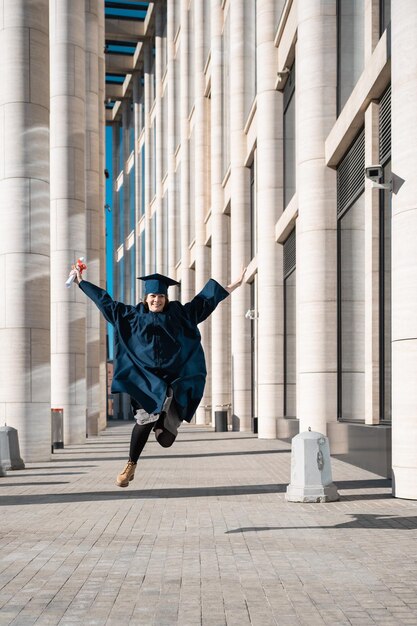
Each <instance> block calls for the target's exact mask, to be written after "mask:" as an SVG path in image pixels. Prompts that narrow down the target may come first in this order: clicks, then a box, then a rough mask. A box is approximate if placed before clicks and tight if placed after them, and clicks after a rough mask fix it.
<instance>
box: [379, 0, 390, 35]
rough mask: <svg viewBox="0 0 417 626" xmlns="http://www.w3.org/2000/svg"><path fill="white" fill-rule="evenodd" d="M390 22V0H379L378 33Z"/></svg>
mask: <svg viewBox="0 0 417 626" xmlns="http://www.w3.org/2000/svg"><path fill="white" fill-rule="evenodd" d="M390 23H391V0H380V3H379V34H380V35H382V33H383V32H384V31H385V30H386V29H387V27H388V25H389V24H390Z"/></svg>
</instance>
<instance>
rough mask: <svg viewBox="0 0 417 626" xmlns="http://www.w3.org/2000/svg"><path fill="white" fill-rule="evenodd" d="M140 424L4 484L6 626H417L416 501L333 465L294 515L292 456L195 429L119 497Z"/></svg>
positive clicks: (1, 610) (0, 557)
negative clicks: (329, 479) (118, 480)
mask: <svg viewBox="0 0 417 626" xmlns="http://www.w3.org/2000/svg"><path fill="white" fill-rule="evenodd" d="M132 425H133V423H132V422H130V423H113V424H111V425H109V427H108V428H107V430H106V431H105V432H104V433H102V434H101V435H100V436H98V437H92V438H89V439H88V440H87V442H86V443H85V444H83V445H73V446H68V447H66V448H65V449H63V450H60V451H58V452H56V453H55V454H54V455H53V461H52V462H51V463H37V464H28V465H27V468H26V469H25V470H20V471H15V472H8V473H7V476H5V477H3V478H0V625H1V626H3V625H4V626H5V625H9V624H10V625H13V626H29V625H31V624H37V625H42V626H52V625H56V624H59V625H60V626H72V625H75V624H77V625H78V624H82V625H91V626H93V625H94V626H101V625H108V626H113V625H114V626H121V625H125V624H126V625H127V624H128V625H132V626H136V625H138V626H139V625H143V626H151V625H155V626H175V625H178V626H198V625H201V626H246V625H254V626H269V625H271V626H272V625H274V626H275V625H279V626H298V625H306V626H307V625H308V626H315V625H322V624H326V625H349V624H353V625H358V626H362V625H368V624H378V625H387V626H401V625H402V624H409V625H415V626H417V502H415V501H407V500H399V499H394V498H392V496H391V485H390V482H389V481H388V480H385V479H383V478H381V477H379V476H376V475H374V474H371V473H370V472H366V471H363V470H360V469H358V468H356V467H353V466H350V465H348V464H346V463H343V462H342V461H340V460H336V459H333V460H332V467H333V479H334V481H335V482H336V484H337V486H338V489H339V493H340V495H341V499H340V501H339V502H332V503H326V504H302V503H289V502H286V501H285V490H286V486H287V484H288V482H289V479H290V452H289V446H288V444H286V443H283V442H280V441H276V440H261V439H258V438H257V437H256V436H254V435H251V434H250V433H236V432H228V433H214V432H212V430H211V429H209V428H201V427H196V426H192V425H191V426H188V425H187V426H183V427H181V429H180V434H179V437H178V440H177V441H176V443H175V444H174V446H173V447H172V448H168V449H163V448H161V447H160V446H159V445H158V444H157V443H156V442H155V441H153V440H150V441H149V443H148V444H147V446H146V448H145V451H144V454H143V456H142V458H141V459H140V461H139V464H138V469H137V471H136V476H135V479H134V481H133V482H132V483H131V484H130V486H129V487H128V488H126V489H120V488H118V487H116V485H115V476H116V474H117V473H118V472H119V471H120V470H121V469H122V467H123V465H124V463H125V461H126V458H127V451H128V443H129V439H130V432H131V429H132Z"/></svg>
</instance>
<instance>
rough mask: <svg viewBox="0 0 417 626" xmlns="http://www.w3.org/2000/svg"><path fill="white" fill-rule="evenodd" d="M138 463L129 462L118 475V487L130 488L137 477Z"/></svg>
mask: <svg viewBox="0 0 417 626" xmlns="http://www.w3.org/2000/svg"><path fill="white" fill-rule="evenodd" d="M135 469H136V463H133V461H128V462H127V464H126V467H125V468H124V470H123V471H122V472H121V473H120V474H118V476H117V478H116V485H118V486H119V487H128V486H129V483H130V481H131V480H133V479H134V477H135Z"/></svg>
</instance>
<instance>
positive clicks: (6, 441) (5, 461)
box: [0, 425, 25, 470]
mask: <svg viewBox="0 0 417 626" xmlns="http://www.w3.org/2000/svg"><path fill="white" fill-rule="evenodd" d="M0 463H1V466H2V469H3V470H20V469H25V464H24V462H23V459H22V457H21V456H20V448H19V438H18V435H17V430H16V428H12V426H6V425H4V426H2V427H1V428H0Z"/></svg>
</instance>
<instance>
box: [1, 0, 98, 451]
mask: <svg viewBox="0 0 417 626" xmlns="http://www.w3.org/2000/svg"><path fill="white" fill-rule="evenodd" d="M101 14H102V15H101ZM103 48H104V3H103V1H102V0H90V1H89V2H87V3H86V2H84V1H83V0H74V1H71V2H70V1H69V0H62V1H61V0H59V1H58V0H51V1H50V2H48V1H47V0H41V1H40V2H38V3H36V6H35V5H34V4H33V3H32V4H31V3H29V4H28V3H27V2H23V0H21V1H20V0H18V1H13V2H12V1H8V0H7V1H5V2H3V3H1V5H0V58H1V71H2V76H1V82H0V85H1V86H0V124H1V128H0V137H1V140H0V141H1V143H2V145H1V149H0V153H1V155H2V157H1V159H2V160H1V162H0V197H1V205H2V207H3V206H4V207H5V206H9V207H10V211H8V212H7V213H6V212H5V211H2V217H1V219H2V228H1V229H0V230H1V235H0V237H1V239H0V263H1V267H2V271H1V279H0V280H1V281H2V282H1V286H0V291H1V293H2V300H3V302H4V304H3V306H2V307H1V313H0V335H1V345H2V348H3V354H2V359H1V362H2V366H1V367H2V369H3V371H2V372H1V382H0V412H1V418H2V419H3V423H4V422H6V423H7V424H8V425H10V426H13V427H15V428H17V429H18V431H19V441H20V446H21V450H22V455H23V457H24V459H25V461H39V460H46V459H48V458H49V455H50V449H51V448H50V446H51V418H50V408H51V406H53V407H56V408H62V409H63V410H64V440H65V442H66V443H77V442H82V441H84V439H85V435H86V425H87V424H86V420H87V413H86V411H87V410H88V417H90V420H91V419H93V420H95V423H96V428H97V427H99V424H100V425H101V426H103V422H105V404H104V403H102V404H101V405H100V400H99V397H100V391H99V390H100V385H101V393H103V391H104V392H105V372H106V368H105V352H104V351H103V339H102V338H101V339H100V322H99V318H98V314H97V313H96V311H95V310H94V307H88V310H87V307H86V300H85V297H84V296H83V294H82V293H81V292H80V291H79V290H78V289H74V288H72V289H67V288H66V287H65V279H66V276H67V275H68V270H69V268H70V265H71V262H73V261H74V260H75V259H76V258H77V257H79V256H87V257H88V261H89V278H90V280H93V281H94V282H96V283H99V282H101V283H103V279H104V275H103V273H102V274H101V275H100V262H101V263H102V264H103V260H104V256H103V255H104V246H103V222H102V221H101V227H100V220H102V218H101V217H100V212H99V207H100V206H102V205H100V201H101V202H102V201H103V198H104V196H103V189H102V185H103V182H102V180H101V178H100V174H101V172H103V170H104V168H103V165H104V145H103V137H104V134H103V131H104V117H103V111H101V110H102V109H103V108H104V107H103V106H102V104H100V103H103V100H104V98H103V96H104V58H103ZM48 66H49V67H50V72H48ZM86 76H87V79H88V80H87V85H88V90H86ZM3 203H4V204H3ZM99 233H100V235H99ZM102 331H103V327H102ZM86 346H87V347H86ZM104 347H105V344H104ZM100 359H101V360H102V361H103V362H101V361H100ZM100 368H101V369H100ZM87 407H88V409H87Z"/></svg>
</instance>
